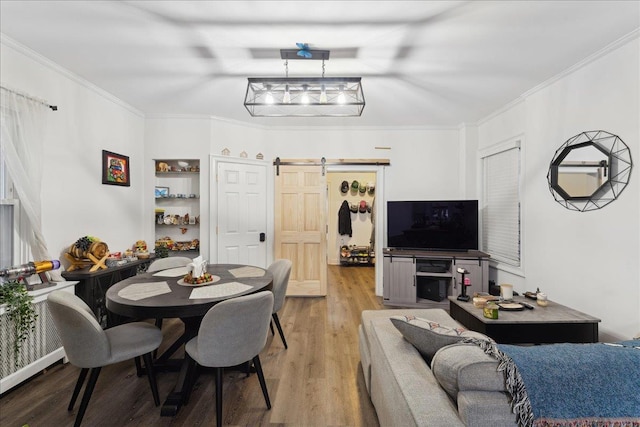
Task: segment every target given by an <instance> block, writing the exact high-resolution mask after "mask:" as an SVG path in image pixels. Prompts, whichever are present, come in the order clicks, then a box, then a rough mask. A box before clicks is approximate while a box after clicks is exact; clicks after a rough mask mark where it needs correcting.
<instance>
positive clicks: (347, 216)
mask: <svg viewBox="0 0 640 427" xmlns="http://www.w3.org/2000/svg"><path fill="white" fill-rule="evenodd" d="M338 234H340V235H342V234H348V235H349V237H351V236H352V235H353V231H352V229H351V211H350V210H349V202H347V201H346V200H345V201H344V202H342V205H340V210H339V211H338Z"/></svg>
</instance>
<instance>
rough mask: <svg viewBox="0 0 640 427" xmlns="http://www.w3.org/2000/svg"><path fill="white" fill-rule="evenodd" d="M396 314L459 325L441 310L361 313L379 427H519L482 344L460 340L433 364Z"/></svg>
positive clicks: (494, 365) (493, 362)
mask: <svg viewBox="0 0 640 427" xmlns="http://www.w3.org/2000/svg"><path fill="white" fill-rule="evenodd" d="M398 315H402V316H415V317H418V318H423V319H429V320H431V321H433V322H437V323H439V324H441V325H443V326H447V327H451V328H456V327H458V328H459V327H461V325H460V324H458V323H457V322H456V321H455V320H453V319H452V318H451V317H450V316H449V314H448V313H447V312H446V311H445V310H442V309H391V310H365V311H363V312H362V315H361V324H360V325H359V330H358V333H359V346H360V359H361V364H362V371H363V374H364V379H365V385H366V388H367V392H368V393H369V396H370V398H371V402H372V403H373V405H374V407H375V409H376V413H377V415H378V420H379V422H380V425H381V426H478V427H480V426H487V427H488V426H491V427H495V426H516V425H517V422H516V415H514V414H513V412H512V411H511V405H510V395H509V394H508V393H507V392H506V390H505V386H504V380H503V377H502V374H501V373H499V372H497V367H498V362H497V361H496V360H495V359H494V358H492V357H491V356H489V355H487V354H485V353H484V352H483V351H482V349H480V348H479V347H478V346H475V345H471V344H463V343H458V344H451V345H446V346H444V347H442V348H440V349H439V350H437V352H436V353H435V355H434V356H433V358H432V359H431V360H430V365H431V366H430V365H429V364H428V363H427V360H425V358H424V357H423V356H422V355H421V354H420V353H419V352H418V350H417V349H416V348H415V347H414V345H412V344H411V343H409V341H407V340H406V339H405V338H404V337H403V335H402V334H401V333H400V331H399V330H398V328H396V326H394V324H393V323H392V322H391V320H390V319H391V318H392V317H393V316H398ZM471 334H472V335H473V334H477V333H475V332H473V333H471ZM477 335H479V336H480V337H484V336H483V335H482V334H477ZM485 338H486V337H485Z"/></svg>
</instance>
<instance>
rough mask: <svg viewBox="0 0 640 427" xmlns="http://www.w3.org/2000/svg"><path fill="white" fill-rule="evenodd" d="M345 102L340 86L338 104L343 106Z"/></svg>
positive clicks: (342, 88)
mask: <svg viewBox="0 0 640 427" xmlns="http://www.w3.org/2000/svg"><path fill="white" fill-rule="evenodd" d="M346 101H347V100H346V99H345V96H344V86H340V93H339V94H338V104H344V103H345V102H346Z"/></svg>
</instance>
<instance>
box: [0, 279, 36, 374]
mask: <svg viewBox="0 0 640 427" xmlns="http://www.w3.org/2000/svg"><path fill="white" fill-rule="evenodd" d="M32 302H33V297H32V296H31V295H29V294H28V293H27V288H26V287H25V286H24V284H22V283H20V282H18V281H16V280H13V281H8V282H5V283H2V284H0V305H5V306H6V307H5V310H6V313H5V314H6V316H7V318H8V319H9V321H10V322H11V324H12V326H13V360H14V364H15V365H16V366H17V365H18V354H19V353H20V348H21V346H22V343H23V342H24V341H25V340H26V339H27V337H28V336H29V333H30V332H31V331H33V330H34V329H35V327H36V319H37V318H38V314H37V313H36V311H35V309H34V308H33V304H32Z"/></svg>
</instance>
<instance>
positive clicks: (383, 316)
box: [358, 308, 460, 394]
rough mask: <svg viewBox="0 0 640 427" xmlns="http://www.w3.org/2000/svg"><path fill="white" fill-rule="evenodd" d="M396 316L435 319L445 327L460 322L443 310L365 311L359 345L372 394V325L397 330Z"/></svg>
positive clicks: (359, 331)
mask: <svg viewBox="0 0 640 427" xmlns="http://www.w3.org/2000/svg"><path fill="white" fill-rule="evenodd" d="M396 315H405V316H417V317H426V318H429V319H433V320H434V321H436V322H438V323H441V324H443V325H447V326H451V327H457V326H460V324H459V323H458V322H456V321H455V320H453V319H452V318H451V317H450V316H449V314H448V313H447V312H446V311H445V310H443V309H441V308H402V309H384V310H364V311H363V312H362V320H361V322H360V327H359V328H358V338H359V339H358V344H359V345H360V361H361V362H362V372H363V374H364V381H365V385H366V387H367V391H368V392H369V394H371V381H370V380H371V356H370V351H369V347H370V344H369V339H370V337H371V330H372V323H373V322H383V324H384V326H385V327H386V326H388V327H389V329H393V330H394V331H396V332H397V330H396V329H395V328H394V327H393V325H392V324H391V322H390V321H389V318H390V317H391V316H396Z"/></svg>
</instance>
